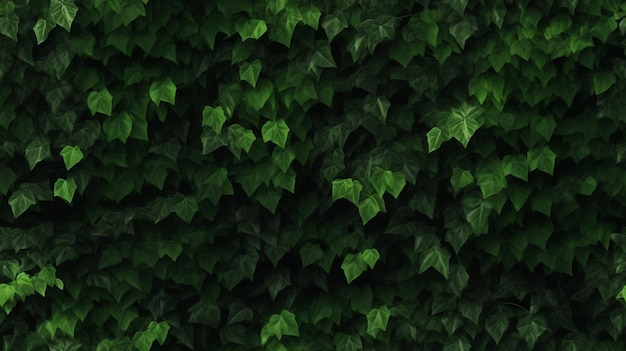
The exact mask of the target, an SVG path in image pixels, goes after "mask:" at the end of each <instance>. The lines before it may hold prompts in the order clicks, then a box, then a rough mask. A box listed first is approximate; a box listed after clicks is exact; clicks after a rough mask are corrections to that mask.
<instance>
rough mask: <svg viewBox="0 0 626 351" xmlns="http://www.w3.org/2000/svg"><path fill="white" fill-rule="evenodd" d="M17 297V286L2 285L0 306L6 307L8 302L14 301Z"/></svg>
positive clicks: (0, 287)
mask: <svg viewBox="0 0 626 351" xmlns="http://www.w3.org/2000/svg"><path fill="white" fill-rule="evenodd" d="M14 297H15V286H14V285H9V284H5V283H1V284H0V306H4V305H5V304H6V303H7V302H9V301H13V298H14Z"/></svg>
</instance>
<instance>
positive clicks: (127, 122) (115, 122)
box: [102, 112, 133, 144]
mask: <svg viewBox="0 0 626 351" xmlns="http://www.w3.org/2000/svg"><path fill="white" fill-rule="evenodd" d="M102 129H103V131H104V135H106V137H107V141H112V140H115V139H118V140H119V141H121V142H122V143H124V144H126V140H128V137H129V136H130V134H131V131H132V129H133V119H132V117H131V116H130V115H129V114H128V113H127V112H122V113H120V114H118V115H117V116H109V117H107V118H106V119H105V120H104V122H103V123H102Z"/></svg>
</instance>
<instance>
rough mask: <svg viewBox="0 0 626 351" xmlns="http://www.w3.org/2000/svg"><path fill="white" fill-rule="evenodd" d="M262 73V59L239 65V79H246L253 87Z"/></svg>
mask: <svg viewBox="0 0 626 351" xmlns="http://www.w3.org/2000/svg"><path fill="white" fill-rule="evenodd" d="M259 74H261V61H259V60H254V61H252V62H244V63H242V64H241V66H239V79H241V80H244V81H246V82H248V83H250V85H252V87H256V82H257V80H258V79H259Z"/></svg>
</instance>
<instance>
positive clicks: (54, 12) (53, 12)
mask: <svg viewBox="0 0 626 351" xmlns="http://www.w3.org/2000/svg"><path fill="white" fill-rule="evenodd" d="M77 12H78V6H76V5H74V1H73V0H50V7H49V9H48V14H49V16H50V19H51V20H52V21H53V22H54V23H56V24H58V25H59V26H61V27H63V28H65V30H66V31H68V32H69V31H70V29H71V28H72V22H73V21H74V18H75V17H76V13H77Z"/></svg>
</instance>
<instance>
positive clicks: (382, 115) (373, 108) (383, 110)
mask: <svg viewBox="0 0 626 351" xmlns="http://www.w3.org/2000/svg"><path fill="white" fill-rule="evenodd" d="M390 106H391V103H390V102H389V100H388V99H387V97H386V96H378V97H374V96H373V95H368V96H367V97H366V98H365V101H364V102H363V110H365V112H367V113H371V114H372V115H374V116H376V118H378V119H379V120H380V122H381V123H382V124H385V123H386V121H387V112H388V111H389V107H390Z"/></svg>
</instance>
